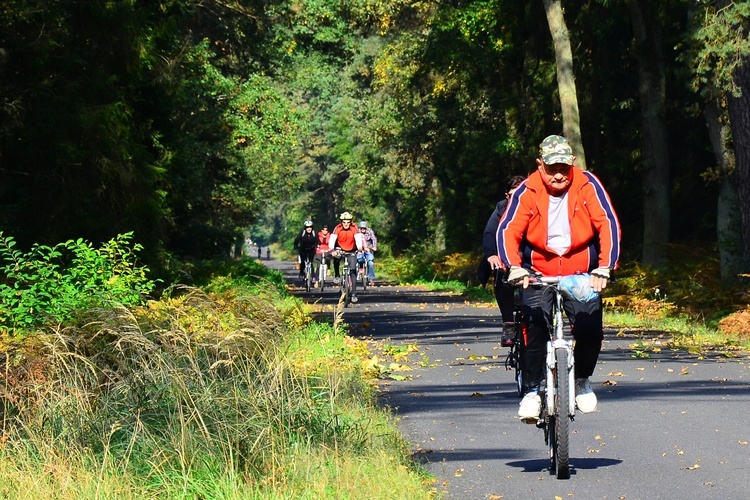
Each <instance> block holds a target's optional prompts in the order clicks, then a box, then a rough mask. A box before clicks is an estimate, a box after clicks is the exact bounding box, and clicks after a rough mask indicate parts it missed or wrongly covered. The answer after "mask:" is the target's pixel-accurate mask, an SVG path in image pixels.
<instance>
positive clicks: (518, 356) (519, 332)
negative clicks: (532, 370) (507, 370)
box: [511, 311, 523, 398]
mask: <svg viewBox="0 0 750 500" xmlns="http://www.w3.org/2000/svg"><path fill="white" fill-rule="evenodd" d="M515 332H516V336H515V338H514V339H513V347H512V348H511V349H512V350H513V353H512V356H513V365H514V368H515V369H516V390H517V391H518V397H519V398H520V397H523V349H522V344H523V323H522V322H521V313H520V311H517V312H516V314H515Z"/></svg>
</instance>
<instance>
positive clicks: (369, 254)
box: [357, 221, 378, 286]
mask: <svg viewBox="0 0 750 500" xmlns="http://www.w3.org/2000/svg"><path fill="white" fill-rule="evenodd" d="M359 232H360V234H361V235H362V237H363V238H364V246H365V248H364V251H363V252H362V253H361V254H359V255H358V256H357V262H358V263H360V264H362V263H363V262H365V261H367V263H368V264H369V265H368V266H367V267H368V274H367V280H368V281H369V284H370V286H374V285H375V252H376V251H377V250H378V239H377V238H376V237H375V231H373V230H372V228H370V227H367V221H362V222H360V223H359Z"/></svg>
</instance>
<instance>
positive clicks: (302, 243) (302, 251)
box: [294, 220, 318, 279]
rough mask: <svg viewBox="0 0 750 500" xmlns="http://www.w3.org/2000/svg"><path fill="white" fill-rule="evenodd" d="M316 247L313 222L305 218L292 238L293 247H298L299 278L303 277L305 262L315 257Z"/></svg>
mask: <svg viewBox="0 0 750 500" xmlns="http://www.w3.org/2000/svg"><path fill="white" fill-rule="evenodd" d="M317 247H318V235H317V234H315V230H314V229H313V223H312V221H311V220H306V221H305V224H304V229H303V230H302V232H301V233H300V234H299V235H297V237H296V238H295V239H294V248H295V249H299V262H300V266H299V277H300V279H304V278H305V262H307V261H308V260H309V261H310V262H311V263H312V262H313V261H314V259H315V249H316V248H317ZM312 275H313V276H315V270H314V269H313V273H312Z"/></svg>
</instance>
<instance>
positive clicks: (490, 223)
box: [477, 200, 508, 285]
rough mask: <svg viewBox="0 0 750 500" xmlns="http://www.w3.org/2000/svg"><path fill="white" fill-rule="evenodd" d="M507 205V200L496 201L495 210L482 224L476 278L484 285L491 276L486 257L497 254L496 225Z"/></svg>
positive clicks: (498, 223)
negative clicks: (480, 255) (482, 231)
mask: <svg viewBox="0 0 750 500" xmlns="http://www.w3.org/2000/svg"><path fill="white" fill-rule="evenodd" d="M507 206H508V200H500V201H498V202H497V205H496V206H495V211H494V212H492V215H490V218H489V219H488V220H487V225H486V226H484V234H483V235H482V250H483V255H482V260H481V262H479V266H478V267H477V278H478V279H479V282H480V283H482V285H486V284H487V281H489V279H490V276H492V268H490V263H489V262H487V257H491V256H493V255H497V227H498V226H499V225H500V217H502V216H503V212H505V207H507Z"/></svg>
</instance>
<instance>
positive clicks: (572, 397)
mask: <svg viewBox="0 0 750 500" xmlns="http://www.w3.org/2000/svg"><path fill="white" fill-rule="evenodd" d="M572 346H573V343H572V342H571V341H570V340H565V339H560V338H558V339H554V340H551V341H549V342H547V380H546V383H547V390H546V391H545V392H546V394H545V396H546V398H547V409H548V411H554V410H553V409H554V408H555V392H556V390H557V389H556V387H555V379H556V377H554V376H553V374H554V373H555V371H556V372H557V376H558V377H568V394H567V396H568V413H569V415H568V416H569V417H570V419H571V420H573V419H574V418H575V407H576V389H575V366H574V364H575V363H574V359H573V347H572ZM557 349H565V350H566V351H568V356H567V359H568V366H562V367H561V366H557V357H556V356H555V351H557ZM560 397H565V395H563V394H561V395H560ZM560 417H561V418H562V417H563V415H560Z"/></svg>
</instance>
